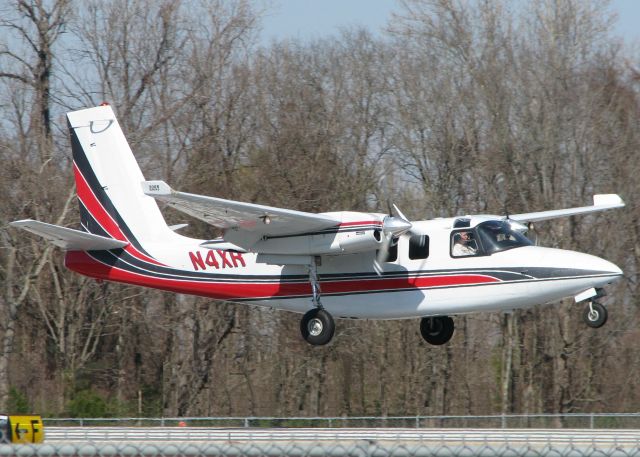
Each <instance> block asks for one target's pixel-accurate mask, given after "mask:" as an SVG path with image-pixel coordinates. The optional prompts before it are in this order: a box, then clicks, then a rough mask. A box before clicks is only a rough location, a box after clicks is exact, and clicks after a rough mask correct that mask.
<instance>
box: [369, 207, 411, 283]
mask: <svg viewBox="0 0 640 457" xmlns="http://www.w3.org/2000/svg"><path fill="white" fill-rule="evenodd" d="M392 206H393V209H394V210H395V212H396V214H397V216H391V215H389V216H387V217H385V218H384V220H383V221H382V246H380V249H378V254H377V255H376V258H375V259H374V260H373V269H374V270H375V272H376V273H377V274H378V275H379V276H380V275H382V271H383V264H384V262H385V261H386V260H387V258H388V256H389V247H390V246H391V243H392V242H393V240H394V238H398V237H399V236H400V235H402V234H404V233H407V232H409V231H411V228H412V227H413V224H412V223H411V222H409V221H408V220H407V218H406V217H405V216H404V214H402V211H400V209H399V208H398V207H397V206H396V205H395V204H394V205H392Z"/></svg>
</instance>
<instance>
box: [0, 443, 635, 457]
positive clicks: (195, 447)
mask: <svg viewBox="0 0 640 457" xmlns="http://www.w3.org/2000/svg"><path fill="white" fill-rule="evenodd" d="M0 455H2V456H40V457H76V456H86V457H89V456H97V457H116V456H122V457H139V456H146V457H151V456H158V457H174V456H175V457H177V456H185V457H199V456H202V457H209V456H229V457H271V456H273V457H276V456H286V457H307V456H308V457H320V456H331V457H333V456H335V457H339V456H353V457H368V456H371V457H384V456H396V457H404V456H406V457H475V456H478V457H543V456H544V457H547V456H552V457H604V456H611V457H632V456H633V457H635V456H640V449H639V448H638V447H632V448H621V447H610V448H597V447H575V446H566V447H553V446H544V447H540V448H537V447H530V446H515V447H514V446H508V445H489V444H484V445H461V446H448V445H443V446H431V445H424V444H409V445H402V444H378V443H352V444H339V443H336V444H332V443H290V444H278V443H243V444H208V443H201V444H189V443H178V444H147V443H132V444H128V443H114V444H64V445H63V444H60V445H50V444H42V445H20V446H8V445H3V446H0Z"/></svg>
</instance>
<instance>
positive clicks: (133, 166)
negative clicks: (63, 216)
mask: <svg viewBox="0 0 640 457" xmlns="http://www.w3.org/2000/svg"><path fill="white" fill-rule="evenodd" d="M67 119H68V121H69V131H70V134H71V147H72V150H73V163H74V174H75V179H76V187H77V192H78V200H79V202H80V215H81V222H82V226H83V228H84V229H85V230H86V231H88V232H90V233H94V234H97V235H101V236H106V237H112V238H115V239H118V240H122V241H129V242H130V243H132V244H134V245H137V246H138V247H141V246H140V243H143V242H145V241H151V242H154V241H160V240H162V239H164V238H166V237H167V236H170V235H168V234H169V233H171V230H170V229H169V228H168V227H167V224H166V223H165V221H164V218H163V217H162V214H161V213H160V209H159V208H158V205H157V204H156V202H155V200H154V199H153V198H152V197H149V196H147V195H145V194H144V193H143V192H142V187H141V183H142V182H143V181H144V180H145V179H144V176H143V175H142V171H141V170H140V167H139V166H138V163H137V162H136V159H135V157H134V156H133V153H132V152H131V148H130V147H129V144H128V143H127V140H126V138H125V136H124V134H123V132H122V129H121V128H120V125H119V124H118V120H117V119H116V117H115V114H114V112H113V110H112V109H111V107H110V106H98V107H95V108H89V109H84V110H80V111H73V112H70V113H68V114H67Z"/></svg>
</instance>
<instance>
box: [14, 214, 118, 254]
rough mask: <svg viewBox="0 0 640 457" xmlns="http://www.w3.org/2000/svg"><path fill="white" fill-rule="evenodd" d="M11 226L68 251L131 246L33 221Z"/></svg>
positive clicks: (17, 222)
mask: <svg viewBox="0 0 640 457" xmlns="http://www.w3.org/2000/svg"><path fill="white" fill-rule="evenodd" d="M9 225H11V226H13V227H18V228H21V229H23V230H26V231H27V232H31V233H34V234H36V235H39V236H41V237H42V238H44V239H46V240H47V241H50V242H51V243H53V244H55V245H56V246H58V247H61V248H62V249H65V250H67V251H102V250H108V249H117V248H122V247H125V246H126V245H128V244H129V243H127V242H126V241H120V240H114V239H113V238H106V237H104V236H100V235H94V234H93V233H87V232H82V231H80V230H74V229H70V228H66V227H60V226H59V225H53V224H47V223H45V222H40V221H35V220H33V219H24V220H21V221H14V222H11V223H9Z"/></svg>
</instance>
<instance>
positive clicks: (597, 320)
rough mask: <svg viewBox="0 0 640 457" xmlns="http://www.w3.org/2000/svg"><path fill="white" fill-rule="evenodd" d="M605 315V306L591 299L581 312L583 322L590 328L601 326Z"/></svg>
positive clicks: (605, 320)
mask: <svg viewBox="0 0 640 457" xmlns="http://www.w3.org/2000/svg"><path fill="white" fill-rule="evenodd" d="M607 317H608V315H607V308H605V307H604V306H602V305H601V304H600V303H598V302H596V301H593V300H590V301H589V304H588V305H587V306H586V307H585V308H584V311H583V313H582V318H583V319H584V322H585V324H587V325H588V326H589V327H591V328H600V327H602V326H603V325H604V324H605V323H606V322H607Z"/></svg>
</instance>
